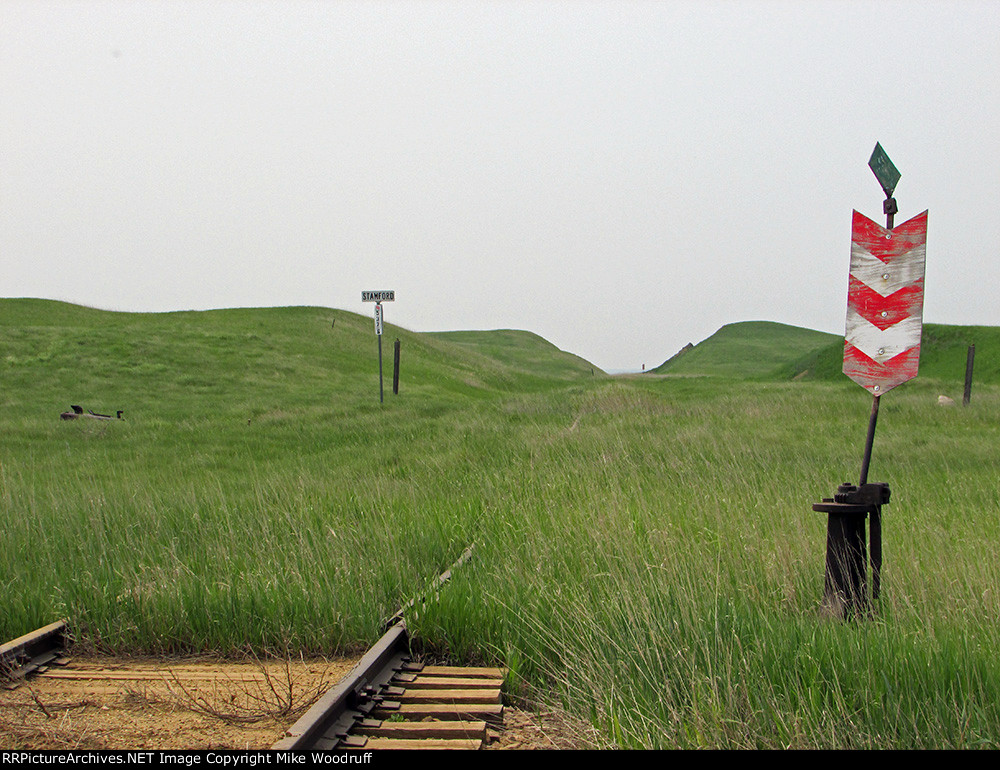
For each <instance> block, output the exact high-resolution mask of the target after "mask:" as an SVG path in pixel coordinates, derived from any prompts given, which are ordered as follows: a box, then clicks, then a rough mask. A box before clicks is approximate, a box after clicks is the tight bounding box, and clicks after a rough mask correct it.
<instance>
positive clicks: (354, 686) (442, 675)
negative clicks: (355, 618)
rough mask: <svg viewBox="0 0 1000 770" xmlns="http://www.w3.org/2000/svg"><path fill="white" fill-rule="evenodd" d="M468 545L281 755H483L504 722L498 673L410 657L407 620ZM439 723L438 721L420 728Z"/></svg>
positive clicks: (292, 731)
mask: <svg viewBox="0 0 1000 770" xmlns="http://www.w3.org/2000/svg"><path fill="white" fill-rule="evenodd" d="M471 555H472V546H471V545H470V546H469V547H468V548H466V549H465V551H463V552H462V555H461V556H460V557H459V558H458V559H457V560H456V561H455V563H454V564H452V565H451V567H449V568H448V569H447V570H445V571H444V572H443V573H442V574H441V575H439V576H438V577H437V578H436V579H435V580H434V581H432V582H431V584H430V586H429V587H428V589H427V590H426V591H425V592H424V593H423V594H422V595H420V596H418V597H417V598H415V599H412V600H411V601H409V602H408V603H407V604H406V605H404V606H403V607H402V608H401V609H400V610H399V611H398V612H397V613H396V614H395V615H393V616H392V617H391V618H389V619H388V620H387V621H386V628H387V630H386V632H385V633H384V634H383V636H382V638H381V639H379V640H378V641H377V642H376V643H375V645H374V646H372V648H371V649H370V650H368V652H367V653H365V655H364V656H363V657H362V658H361V660H360V661H359V662H358V663H357V665H356V666H355V667H354V668H353V669H352V670H351V672H350V673H349V674H348V675H347V676H346V677H344V679H343V680H341V682H340V683H338V684H337V685H336V686H335V687H333V688H332V689H331V690H330V691H329V692H327V693H326V695H324V696H323V697H322V698H320V700H318V701H317V702H316V703H315V704H313V706H312V708H310V709H309V711H307V712H306V713H305V714H304V715H303V716H302V717H301V718H300V719H299V720H298V721H297V722H296V723H295V724H294V725H292V727H290V728H289V729H288V731H287V732H286V734H285V737H284V738H282V739H281V740H280V741H278V742H277V743H276V744H274V746H272V748H273V749H276V750H283V751H289V750H299V751H301V750H310V749H312V750H331V749H361V748H365V749H368V748H402V749H413V748H434V749H441V748H466V749H471V748H478V747H479V746H481V745H482V743H483V741H484V740H485V739H486V726H487V723H489V722H494V723H495V722H498V721H500V720H501V719H502V715H503V706H502V704H501V702H500V686H501V683H502V679H503V672H502V671H501V670H499V669H484V668H445V667H438V666H424V664H423V663H419V662H417V661H416V660H414V658H413V656H412V655H411V654H410V638H409V635H408V634H407V631H406V624H405V622H404V620H403V614H404V613H405V612H406V611H407V610H411V609H414V608H415V607H417V605H418V604H421V603H425V602H427V601H428V599H429V598H431V597H436V596H437V595H438V593H439V591H440V590H441V588H442V587H443V586H444V585H445V584H446V583H447V582H448V580H450V578H451V575H452V571H453V570H454V569H456V568H457V567H458V566H460V565H461V564H463V563H464V562H465V561H466V560H468V559H469V557H470V556H471ZM427 719H436V720H437V721H430V722H428V721H417V720H427Z"/></svg>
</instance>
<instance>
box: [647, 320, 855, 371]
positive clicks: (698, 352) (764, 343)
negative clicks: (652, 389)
mask: <svg viewBox="0 0 1000 770" xmlns="http://www.w3.org/2000/svg"><path fill="white" fill-rule="evenodd" d="M837 339H838V338H837V336H836V335H834V334H827V333H825V332H818V331H814V330H812V329H803V328H800V327H797V326H788V325H786V324H779V323H773V322H771V321H745V322H742V323H733V324H727V325H726V326H723V327H722V328H721V329H719V330H718V331H717V332H716V333H715V334H713V335H712V336H711V337H709V338H708V339H706V340H704V341H703V342H700V343H698V344H697V345H695V346H693V347H691V348H688V349H686V350H684V351H683V352H682V353H680V354H678V355H676V356H674V357H673V358H671V359H669V360H668V361H666V362H664V363H663V364H661V365H660V366H658V367H657V368H655V369H653V370H652V371H653V373H656V374H677V375H688V376H693V375H717V376H723V377H737V378H759V377H770V376H773V375H774V374H775V372H777V371H779V370H783V367H786V366H787V365H788V363H789V362H791V361H795V360H798V359H801V358H802V357H804V356H806V355H808V354H810V353H812V352H813V351H815V350H817V349H818V348H822V347H825V346H828V345H829V344H831V343H832V342H834V341H836V340H837Z"/></svg>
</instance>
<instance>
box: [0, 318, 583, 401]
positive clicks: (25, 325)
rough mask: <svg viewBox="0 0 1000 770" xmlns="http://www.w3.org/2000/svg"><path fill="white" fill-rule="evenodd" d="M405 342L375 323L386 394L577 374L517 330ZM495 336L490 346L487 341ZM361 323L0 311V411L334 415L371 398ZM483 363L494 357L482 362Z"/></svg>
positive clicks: (373, 372)
mask: <svg viewBox="0 0 1000 770" xmlns="http://www.w3.org/2000/svg"><path fill="white" fill-rule="evenodd" d="M449 336H450V335H447V334H419V333H414V332H410V331H407V330H405V329H401V328H399V327H396V326H392V325H388V324H387V325H386V329H385V335H384V336H383V370H384V375H383V376H384V383H385V390H386V392H387V393H390V395H391V386H392V368H393V361H392V358H393V341H394V340H395V339H399V340H400V343H401V365H400V397H401V398H405V397H411V396H417V395H424V396H433V397H434V398H435V399H438V400H440V399H442V398H445V399H447V398H454V397H456V396H463V397H483V396H486V395H489V394H490V393H494V392H497V391H501V392H509V391H523V390H532V389H537V388H539V387H545V386H546V384H547V383H552V382H553V381H554V380H557V381H559V382H565V381H566V380H567V379H570V378H572V377H574V376H579V377H583V376H586V377H588V378H590V377H591V376H592V374H591V369H592V367H591V365H590V364H587V363H586V362H584V361H582V360H581V359H578V358H576V357H575V356H570V355H569V354H565V353H562V352H560V351H558V350H557V349H556V348H555V347H554V346H552V345H550V344H549V343H547V342H545V341H544V340H542V339H541V338H539V337H535V336H534V335H528V334H527V333H512V332H476V333H474V335H472V336H468V335H458V336H457V337H456V338H455V340H454V341H451V340H449ZM494 338H495V339H494ZM377 350H378V348H377V342H376V337H375V335H374V333H373V329H372V324H371V320H370V319H369V318H367V317H364V316H361V315H357V314H355V313H349V312H346V311H342V310H331V309H327V308H320V307H281V308H251V309H229V310H209V311H186V312H173V313H119V312H109V311H101V310H94V309H91V308H85V307H80V306H76V305H71V304H67V303H63V302H55V301H51V300H38V299H3V300H0V369H2V373H3V381H4V387H3V389H2V392H0V406H2V407H3V408H6V409H18V410H25V411H29V412H30V411H34V410H39V409H41V410H45V411H47V412H51V411H52V410H53V409H60V410H62V409H67V408H68V407H69V405H70V404H80V405H82V406H84V408H92V409H94V410H95V411H98V412H101V411H103V412H107V413H111V412H114V411H116V410H118V409H123V410H125V411H126V413H133V414H134V412H135V410H141V411H143V412H145V413H146V414H150V413H153V412H155V413H159V414H163V413H171V414H184V415H189V416H197V415H199V414H203V413H205V412H213V413H218V412H220V411H222V412H235V413H239V414H241V415H246V418H247V419H253V418H254V417H257V416H260V415H263V414H276V413H280V412H282V411H288V410H299V411H301V410H303V409H304V410H307V411H308V410H316V411H329V410H330V408H331V407H333V408H334V409H335V410H342V409H344V408H346V407H348V406H351V405H355V404H368V403H371V401H372V399H373V396H374V399H375V401H376V403H377V399H378V353H377ZM494 354H495V355H494Z"/></svg>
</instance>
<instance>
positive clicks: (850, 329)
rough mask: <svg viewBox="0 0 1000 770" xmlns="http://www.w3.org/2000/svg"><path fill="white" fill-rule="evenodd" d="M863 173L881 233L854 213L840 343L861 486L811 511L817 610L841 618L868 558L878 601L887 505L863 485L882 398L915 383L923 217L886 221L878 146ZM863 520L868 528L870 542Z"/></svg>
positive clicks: (889, 177) (887, 175)
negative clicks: (857, 402) (865, 397)
mask: <svg viewBox="0 0 1000 770" xmlns="http://www.w3.org/2000/svg"><path fill="white" fill-rule="evenodd" d="M868 166H869V168H871V170H872V172H873V173H874V174H875V178H876V179H878V182H879V184H880V185H881V186H882V191H883V192H884V193H885V201H884V202H883V204H882V211H883V213H884V214H885V217H886V222H885V227H882V226H881V225H879V224H877V223H876V222H873V221H872V220H870V219H868V217H865V216H862V215H861V214H859V213H858V212H857V211H855V212H854V219H853V224H852V228H851V274H850V278H849V286H848V290H847V333H846V334H845V336H844V374H846V375H847V376H848V377H850V378H851V379H852V380H854V381H855V382H856V383H858V384H859V385H861V386H862V387H863V388H865V389H866V390H867V391H868V392H870V393H871V394H872V395H873V396H874V398H873V399H872V409H871V414H870V416H869V418H868V435H867V437H866V439H865V452H864V455H863V457H862V460H861V479H860V481H859V482H858V484H857V485H856V486H855V485H854V484H850V483H844V484H841V485H840V486H839V487H838V488H837V492H836V493H835V494H834V496H833V497H828V498H824V499H823V502H822V503H816V504H814V505H813V510H814V511H819V512H821V513H826V514H827V517H828V518H827V529H826V577H825V580H824V588H823V603H824V605H825V606H826V607H827V608H828V609H829V610H831V611H832V612H834V613H836V614H837V615H840V616H841V617H847V616H848V615H849V614H854V613H857V612H860V611H864V610H865V609H866V608H867V607H868V606H869V604H868V586H867V580H868V578H867V562H868V557H869V555H870V557H871V568H872V583H871V598H872V599H873V600H876V601H877V600H878V598H879V592H880V590H881V580H882V574H881V573H882V506H883V505H886V504H888V502H889V497H890V491H889V485H888V484H886V483H884V482H879V483H869V482H868V468H869V465H870V463H871V457H872V444H873V442H874V440H875V425H876V423H877V421H878V406H879V400H880V399H881V397H882V395H883V394H884V393H886V392H887V391H889V390H891V389H892V388H894V387H896V386H897V385H900V384H902V383H904V382H906V381H907V380H910V379H912V378H914V377H916V376H917V366H918V364H919V362H920V335H921V332H922V330H923V329H922V327H923V307H924V261H925V257H926V253H927V212H926V211H925V212H924V213H923V214H920V215H919V216H916V217H914V218H913V219H911V220H910V221H908V222H906V223H904V224H902V225H900V226H899V227H895V228H894V227H893V217H894V216H895V214H896V213H897V212H898V211H899V209H898V207H897V205H896V199H895V198H893V197H892V195H893V192H894V191H895V189H896V184H897V183H898V182H899V178H900V174H899V171H898V170H897V169H896V167H895V166H894V165H893V163H892V161H891V160H889V156H888V155H886V154H885V150H883V149H882V146H881V145H880V144H876V145H875V150H874V152H872V156H871V158H870V159H869V161H868ZM866 520H868V522H869V523H870V525H871V538H870V541H869V538H868V537H867V536H866V533H865V522H866ZM869 544H870V550H869V549H868V548H867V546H868V545H869Z"/></svg>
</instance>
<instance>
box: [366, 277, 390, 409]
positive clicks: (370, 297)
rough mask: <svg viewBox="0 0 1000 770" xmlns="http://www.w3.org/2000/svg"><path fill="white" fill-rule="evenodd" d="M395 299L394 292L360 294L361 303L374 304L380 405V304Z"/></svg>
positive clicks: (381, 390) (380, 398)
mask: <svg viewBox="0 0 1000 770" xmlns="http://www.w3.org/2000/svg"><path fill="white" fill-rule="evenodd" d="M395 299H396V292H395V291H363V292H361V301H362V302H374V303H375V336H376V338H378V400H379V403H380V404H381V403H383V402H384V401H385V398H384V396H383V389H382V303H383V302H394V301H395Z"/></svg>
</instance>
